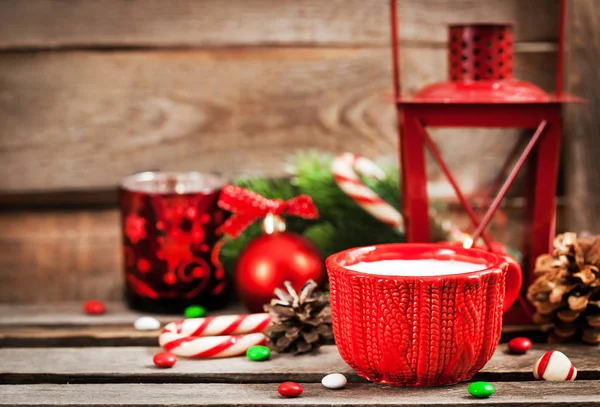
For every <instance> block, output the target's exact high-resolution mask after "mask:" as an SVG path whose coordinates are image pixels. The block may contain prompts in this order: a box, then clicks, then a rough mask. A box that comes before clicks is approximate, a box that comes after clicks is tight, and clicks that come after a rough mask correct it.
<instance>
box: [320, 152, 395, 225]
mask: <svg viewBox="0 0 600 407" xmlns="http://www.w3.org/2000/svg"><path fill="white" fill-rule="evenodd" d="M331 172H332V173H333V178H334V179H335V182H336V183H337V184H338V186H339V187H340V189H341V190H342V191H344V193H345V194H346V195H348V196H349V197H350V198H352V199H353V200H354V201H355V202H356V203H357V204H358V205H360V206H361V207H362V208H363V209H364V210H365V211H367V212H369V213H370V214H371V215H373V217H375V218H376V219H379V220H380V221H382V222H383V223H385V224H388V225H390V226H391V227H392V228H394V229H396V230H397V231H398V232H400V233H404V219H403V218H402V215H401V214H400V212H398V211H397V210H396V208H394V207H393V206H392V205H390V204H388V203H387V202H386V201H384V200H383V199H381V197H379V196H378V195H377V194H376V193H375V192H373V191H372V190H371V189H370V188H369V187H368V186H366V185H365V184H364V183H363V182H362V180H361V179H360V175H362V176H365V177H367V178H373V179H376V180H382V179H384V178H385V173H384V172H383V171H382V170H381V168H379V167H378V166H377V165H375V163H373V162H372V161H371V160H369V159H367V158H364V157H359V156H357V155H356V154H352V153H343V154H340V155H338V156H337V157H335V158H334V159H333V161H332V162H331Z"/></svg>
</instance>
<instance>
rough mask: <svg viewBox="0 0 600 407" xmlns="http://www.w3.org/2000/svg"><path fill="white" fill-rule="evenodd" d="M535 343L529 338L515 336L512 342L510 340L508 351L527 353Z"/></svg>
mask: <svg viewBox="0 0 600 407" xmlns="http://www.w3.org/2000/svg"><path fill="white" fill-rule="evenodd" d="M532 346H533V344H532V343H531V341H530V340H529V339H528V338H523V337H520V338H514V339H512V340H511V341H510V342H508V351H509V352H510V353H516V354H523V353H527V351H528V350H529V349H531V347H532Z"/></svg>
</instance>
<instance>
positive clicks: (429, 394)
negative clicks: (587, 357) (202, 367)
mask: <svg viewBox="0 0 600 407" xmlns="http://www.w3.org/2000/svg"><path fill="white" fill-rule="evenodd" d="M493 385H494V387H495V388H496V393H495V394H494V395H493V397H492V398H490V399H488V400H484V401H482V400H481V399H476V398H474V397H471V396H469V394H468V393H467V386H468V384H467V383H461V384H458V385H455V386H444V387H435V388H429V389H424V388H394V387H389V386H378V385H375V384H365V383H354V384H348V385H347V386H346V388H345V389H344V390H339V391H331V390H327V389H325V388H324V387H323V386H321V385H320V384H304V385H303V387H304V393H303V394H302V396H301V397H299V398H296V399H286V398H283V397H281V396H279V394H277V390H276V389H277V385H276V384H215V383H212V384H196V385H193V386H191V385H189V384H85V385H76V384H74V385H56V384H41V385H24V386H0V406H33V405H35V406H56V405H61V406H86V405H94V406H130V405H136V406H138V405H139V406H187V405H194V406H271V405H279V406H293V405H306V406H322V407H326V406H327V407H329V406H365V405H377V406H379V407H386V406H404V407H408V406H411V407H412V406H415V407H416V406H423V405H428V406H441V405H443V406H447V407H456V406H466V405H482V404H485V405H486V406H528V407H534V406H535V407H548V406H553V407H563V406H564V407H581V406H597V405H598V397H599V396H600V382H565V383H552V382H519V383H510V382H507V383H493Z"/></svg>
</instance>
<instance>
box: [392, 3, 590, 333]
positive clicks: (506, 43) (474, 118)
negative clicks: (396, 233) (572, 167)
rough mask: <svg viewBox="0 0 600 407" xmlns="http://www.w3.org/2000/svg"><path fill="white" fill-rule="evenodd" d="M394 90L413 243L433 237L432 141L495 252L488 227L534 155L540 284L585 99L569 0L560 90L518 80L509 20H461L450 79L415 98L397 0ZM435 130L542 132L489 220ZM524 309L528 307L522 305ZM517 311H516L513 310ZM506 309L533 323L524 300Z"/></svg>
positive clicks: (532, 205)
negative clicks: (568, 124) (572, 65)
mask: <svg viewBox="0 0 600 407" xmlns="http://www.w3.org/2000/svg"><path fill="white" fill-rule="evenodd" d="M390 5H391V17H392V18H391V24H392V58H393V74H394V91H395V100H396V106H397V112H398V121H399V136H400V161H401V180H402V199H403V210H404V219H405V222H406V237H407V241H409V242H427V241H430V232H429V216H428V199H427V191H426V181H427V180H426V172H425V146H427V148H428V149H429V151H430V152H431V154H432V156H433V157H434V159H435V161H436V162H437V164H438V165H439V166H440V168H441V170H442V171H443V172H444V174H445V175H446V176H447V178H448V181H449V182H450V184H451V186H452V188H453V189H454V191H455V193H456V196H457V197H458V200H459V201H460V203H461V204H462V206H463V207H464V209H465V211H466V213H467V215H468V216H469V218H470V220H471V223H472V227H473V228H474V229H475V232H474V234H473V236H472V238H473V240H475V241H476V240H477V239H478V238H479V237H481V238H482V239H483V240H484V241H485V243H486V246H487V247H488V249H489V250H490V251H493V246H492V241H491V239H490V237H489V236H488V235H487V233H486V232H485V229H486V227H487V225H488V224H489V222H490V220H491V218H492V216H493V215H494V212H495V211H496V209H497V208H498V206H499V205H500V203H501V201H502V199H503V198H504V196H505V194H506V192H507V190H508V188H509V187H510V185H511V184H512V183H513V181H514V180H515V178H516V176H517V174H518V173H519V171H520V170H521V169H522V168H523V167H524V164H525V162H526V160H528V163H527V164H528V166H527V168H528V170H529V174H528V175H529V177H528V179H529V182H530V184H529V185H528V188H527V189H528V191H529V192H530V195H529V196H528V197H527V206H528V208H527V213H528V223H529V227H528V228H526V230H527V234H528V235H527V236H526V238H525V240H524V241H525V242H526V246H527V247H524V248H523V249H522V252H523V254H524V260H525V267H524V270H525V276H524V288H526V287H527V284H528V282H531V281H533V276H532V273H533V263H534V262H535V259H536V257H537V256H538V255H540V254H542V253H547V252H549V250H550V248H551V247H552V246H551V244H552V239H553V238H554V234H555V204H556V198H555V192H556V182H557V177H558V166H559V154H560V139H561V127H562V107H563V105H564V104H566V103H570V102H577V101H581V100H580V99H578V98H575V97H573V96H570V95H567V94H565V93H563V72H564V37H565V13H566V0H561V3H560V6H561V14H560V33H559V52H558V61H557V76H556V94H553V95H550V94H548V93H546V92H544V91H543V90H542V89H540V88H538V87H537V86H535V85H533V84H531V83H528V82H524V81H516V80H514V79H513V48H514V40H513V29H512V26H511V25H509V24H485V25H478V24H475V25H453V26H450V29H449V46H448V48H449V78H448V82H443V83H438V84H434V85H430V86H427V87H425V88H424V89H422V90H421V91H419V92H417V93H416V94H414V95H412V96H410V97H407V96H403V95H402V94H401V86H400V56H399V53H400V51H399V44H398V19H397V17H396V16H397V0H391V2H390ZM427 127H488V128H490V127H496V128H524V129H534V130H535V131H534V132H533V135H532V136H531V138H530V139H529V140H528V141H527V143H526V145H525V148H524V149H523V150H522V152H521V153H520V155H519V157H518V159H517V161H516V164H515V165H514V167H513V168H512V170H511V171H510V173H509V175H508V176H507V178H506V180H504V182H503V183H502V177H503V174H504V173H505V172H506V171H507V169H508V167H509V165H510V163H511V162H512V160H513V159H514V158H515V156H516V155H517V154H518V153H519V146H516V147H515V148H514V150H513V152H512V154H510V155H509V157H508V159H507V160H506V162H505V164H504V168H503V170H502V171H501V172H500V174H501V175H500V177H499V178H498V181H497V188H498V192H497V195H496V197H495V198H494V199H493V201H492V202H491V204H490V206H489V209H488V210H487V212H486V213H485V215H484V216H483V218H482V219H479V218H478V216H477V215H476V214H475V212H474V211H473V209H472V207H471V206H470V204H469V203H468V202H467V199H466V198H465V196H464V194H463V193H462V192H461V190H460V188H459V187H458V184H457V183H456V181H455V179H454V177H453V175H452V174H451V172H450V171H449V169H448V167H447V165H446V164H445V162H444V160H443V159H442V157H441V155H440V153H439V151H438V149H437V147H436V145H435V143H434V142H433V141H432V139H431V137H430V136H429V134H428V133H427ZM517 307H520V308H521V309H520V310H519V309H517ZM511 311H513V312H511ZM511 311H509V312H508V313H507V314H505V322H507V323H512V324H518V323H523V324H526V323H530V322H531V311H530V308H529V305H528V304H527V302H526V301H525V299H524V297H523V296H521V297H520V298H519V301H518V304H517V306H516V307H514V308H513V310H511Z"/></svg>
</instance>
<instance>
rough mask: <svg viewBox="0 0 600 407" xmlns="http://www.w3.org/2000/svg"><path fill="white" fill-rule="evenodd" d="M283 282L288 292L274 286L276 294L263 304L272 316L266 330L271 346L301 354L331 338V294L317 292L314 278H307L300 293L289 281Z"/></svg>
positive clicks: (330, 340)
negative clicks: (269, 301)
mask: <svg viewBox="0 0 600 407" xmlns="http://www.w3.org/2000/svg"><path fill="white" fill-rule="evenodd" d="M284 285H285V287H286V288H287V292H285V291H284V290H282V289H279V288H277V289H275V295H276V296H277V298H274V299H272V300H271V303H270V304H267V305H265V307H264V308H265V311H266V312H268V313H269V314H271V315H272V316H273V320H272V321H271V325H269V327H267V329H266V330H265V335H266V336H267V337H268V338H269V347H270V348H271V349H273V350H276V351H277V352H280V353H283V352H292V353H294V354H301V353H307V352H310V351H311V350H313V349H316V348H318V347H319V346H321V345H323V344H325V343H328V342H332V339H333V329H332V327H331V310H330V308H329V296H328V295H324V294H322V293H320V292H315V289H316V288H317V284H316V283H315V282H314V281H313V280H309V281H307V282H306V283H305V284H304V286H302V289H301V290H300V292H299V293H296V290H294V288H293V287H292V284H291V283H290V282H289V281H286V282H285V283H284Z"/></svg>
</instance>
